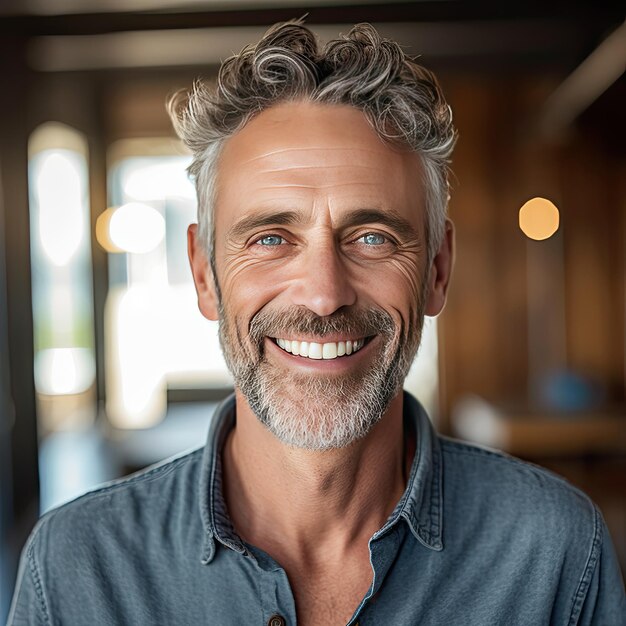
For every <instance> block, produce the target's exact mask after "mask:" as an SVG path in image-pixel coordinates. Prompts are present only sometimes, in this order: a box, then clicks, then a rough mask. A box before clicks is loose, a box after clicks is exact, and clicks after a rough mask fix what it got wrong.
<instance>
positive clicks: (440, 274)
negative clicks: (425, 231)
mask: <svg viewBox="0 0 626 626" xmlns="http://www.w3.org/2000/svg"><path fill="white" fill-rule="evenodd" d="M453 265H454V224H453V223H452V222H451V221H450V220H449V219H446V231H445V234H444V236H443V239H442V241H441V245H440V246H439V250H438V251H437V254H436V255H435V258H434V259H433V261H432V264H431V266H430V269H429V272H428V294H427V298H426V308H425V310H424V313H425V314H426V315H430V316H434V315H439V313H441V311H442V309H443V307H444V305H445V303H446V297H447V295H448V285H449V284H450V275H451V274H452V266H453Z"/></svg>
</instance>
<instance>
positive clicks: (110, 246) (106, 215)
mask: <svg viewBox="0 0 626 626" xmlns="http://www.w3.org/2000/svg"><path fill="white" fill-rule="evenodd" d="M114 212H115V208H114V207H109V208H108V209H106V210H105V211H102V213H100V215H99V216H98V219H97V220H96V241H97V242H98V243H99V244H100V245H101V246H102V247H103V248H104V249H105V250H106V251H107V252H110V253H117V252H124V250H122V249H121V248H118V247H117V246H116V245H115V244H114V243H113V241H111V236H110V234H109V225H110V223H111V217H113V213H114Z"/></svg>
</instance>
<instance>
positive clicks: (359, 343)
mask: <svg viewBox="0 0 626 626" xmlns="http://www.w3.org/2000/svg"><path fill="white" fill-rule="evenodd" d="M371 339H373V337H372V336H370V337H361V338H359V339H341V340H338V341H326V342H323V343H322V342H318V341H308V340H304V339H303V340H299V339H283V338H281V337H278V338H272V340H273V342H274V343H275V344H276V345H277V346H279V347H280V348H281V349H282V350H283V351H285V352H288V353H289V354H293V355H295V356H300V357H304V358H307V359H313V360H327V361H330V360H333V359H337V358H340V357H343V356H350V355H351V354H354V353H355V352H358V351H359V350H360V349H361V348H363V346H364V345H366V344H367V343H368V342H369V341H370V340H371Z"/></svg>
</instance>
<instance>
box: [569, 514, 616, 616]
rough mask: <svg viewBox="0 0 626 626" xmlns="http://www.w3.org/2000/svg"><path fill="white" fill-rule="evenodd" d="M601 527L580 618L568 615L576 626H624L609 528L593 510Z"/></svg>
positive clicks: (613, 549) (614, 554) (614, 555)
mask: <svg viewBox="0 0 626 626" xmlns="http://www.w3.org/2000/svg"><path fill="white" fill-rule="evenodd" d="M597 515H598V518H599V520H600V524H601V530H602V543H601V548H600V550H599V553H598V557H597V561H596V562H595V567H594V565H593V564H590V568H591V567H593V571H592V572H590V581H589V586H588V588H587V593H586V596H585V598H584V601H583V603H582V608H581V611H580V618H579V619H578V620H577V619H576V616H575V615H572V619H571V620H570V624H572V625H573V624H577V625H580V626H605V625H607V624H614V625H615V626H626V594H625V593H624V582H623V580H622V575H621V573H620V567H619V563H618V560H617V555H616V553H615V548H614V547H613V544H612V542H611V537H610V535H609V531H608V529H607V527H606V525H605V524H604V521H603V520H602V516H601V515H600V513H599V512H598V513H597Z"/></svg>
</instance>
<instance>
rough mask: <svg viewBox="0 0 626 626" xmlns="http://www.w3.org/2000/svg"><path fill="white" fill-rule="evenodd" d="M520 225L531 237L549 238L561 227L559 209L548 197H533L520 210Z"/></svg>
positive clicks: (536, 238)
mask: <svg viewBox="0 0 626 626" xmlns="http://www.w3.org/2000/svg"><path fill="white" fill-rule="evenodd" d="M519 227H520V228H521V230H522V232H523V233H524V234H525V235H526V236H527V237H528V238H530V239H535V240H536V241H541V240H543V239H548V238H549V237H552V235H554V233H555V232H556V231H557V230H558V229H559V210H558V209H557V208H556V206H555V205H554V204H553V203H552V202H550V200H547V199H546V198H533V199H532V200H529V201H528V202H526V203H525V204H524V205H523V206H522V208H521V209H520V211H519Z"/></svg>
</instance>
